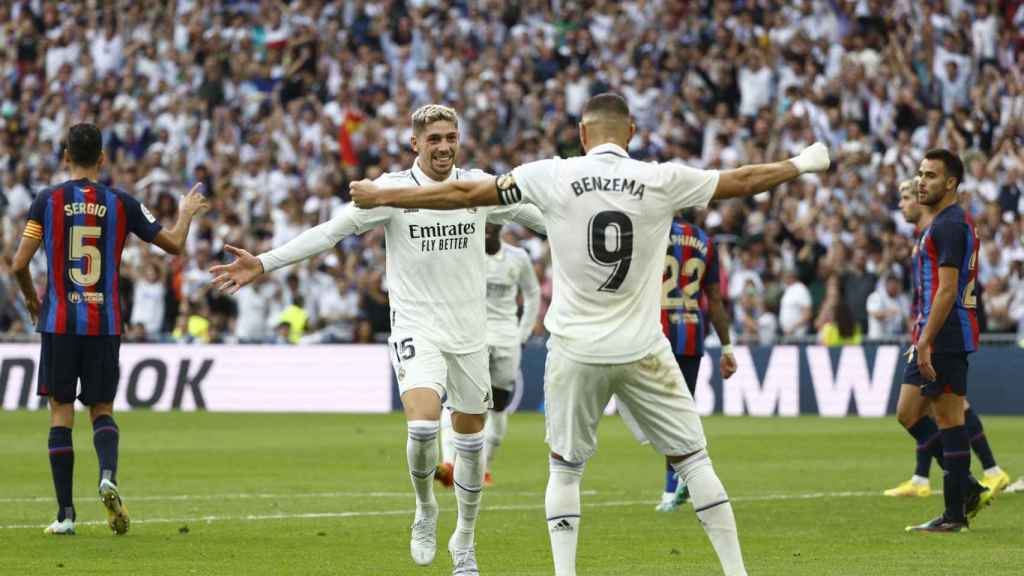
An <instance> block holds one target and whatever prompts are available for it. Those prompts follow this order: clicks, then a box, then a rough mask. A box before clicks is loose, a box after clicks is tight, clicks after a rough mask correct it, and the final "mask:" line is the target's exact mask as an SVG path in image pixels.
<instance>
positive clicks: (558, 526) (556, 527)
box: [551, 518, 574, 532]
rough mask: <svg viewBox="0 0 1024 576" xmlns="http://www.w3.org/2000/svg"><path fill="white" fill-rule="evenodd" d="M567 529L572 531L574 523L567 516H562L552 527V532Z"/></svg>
mask: <svg viewBox="0 0 1024 576" xmlns="http://www.w3.org/2000/svg"><path fill="white" fill-rule="evenodd" d="M567 530H568V531H569V532H572V531H573V530H574V528H573V527H572V524H571V523H570V522H569V521H568V520H566V519H565V518H562V519H561V520H559V521H558V524H555V525H554V526H552V527H551V531H552V532H565V531H567Z"/></svg>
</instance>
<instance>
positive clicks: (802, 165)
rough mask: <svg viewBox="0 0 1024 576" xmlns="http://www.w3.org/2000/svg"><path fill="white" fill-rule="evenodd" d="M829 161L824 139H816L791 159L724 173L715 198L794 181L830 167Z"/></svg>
mask: <svg viewBox="0 0 1024 576" xmlns="http://www.w3.org/2000/svg"><path fill="white" fill-rule="evenodd" d="M829 164H830V160H829V155H828V148H826V147H825V145H824V144H822V143H821V142H815V143H814V144H811V145H810V146H808V147H807V148H804V149H803V151H802V152H800V154H799V155H797V156H795V157H793V158H790V159H789V160H784V161H782V162H772V163H770V164H752V165H750V166H743V167H742V168H737V169H735V170H725V171H723V172H721V175H720V176H719V178H718V186H717V187H716V188H715V194H714V196H712V199H713V200H724V199H726V198H743V197H746V196H753V195H754V194H758V193H761V192H764V191H766V190H771V189H772V188H774V187H776V186H778V185H779V184H782V183H784V182H789V181H790V180H794V179H796V178H797V177H798V176H800V175H801V174H805V173H807V172H822V171H824V170H828V167H829Z"/></svg>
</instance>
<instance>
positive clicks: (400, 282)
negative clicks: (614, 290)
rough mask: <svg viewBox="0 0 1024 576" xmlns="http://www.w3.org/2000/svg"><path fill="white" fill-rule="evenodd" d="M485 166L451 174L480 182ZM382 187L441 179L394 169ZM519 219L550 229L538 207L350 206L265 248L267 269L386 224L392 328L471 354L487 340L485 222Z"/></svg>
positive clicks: (415, 169) (444, 348)
mask: <svg viewBox="0 0 1024 576" xmlns="http://www.w3.org/2000/svg"><path fill="white" fill-rule="evenodd" d="M488 177H489V175H488V174H487V173H485V172H483V171H481V170H463V169H460V168H453V169H452V172H451V174H449V176H448V179H449V180H450V179H461V180H479V179H484V178H488ZM375 183H376V184H378V185H379V186H381V187H397V186H421V185H425V184H431V183H435V181H434V180H431V179H430V178H429V177H428V176H427V175H426V174H425V173H424V172H423V171H422V170H421V169H420V167H419V164H418V163H415V164H413V167H412V169H410V170H405V171H402V172H390V173H387V174H384V175H382V176H380V177H379V178H377V180H375ZM487 221H491V222H501V223H505V222H508V221H516V222H519V223H520V224H523V225H524V226H527V227H529V228H531V229H533V230H535V231H538V232H541V233H543V231H544V224H543V222H542V220H541V216H540V213H539V212H538V211H537V210H536V209H533V208H532V207H512V208H511V209H510V208H500V207H499V208H470V209H467V210H452V211H444V210H414V209H402V208H391V207H378V208H373V209H370V210H363V209H362V208H358V207H357V206H356V205H355V204H349V205H347V206H346V207H345V208H344V209H343V210H342V211H341V213H340V214H338V215H337V216H336V217H334V218H332V219H331V220H328V221H327V222H324V223H322V224H320V225H318V226H316V227H314V228H311V229H309V230H307V231H305V232H303V233H302V234H300V235H299V236H298V237H296V238H295V239H294V240H292V241H291V242H288V243H287V244H285V245H284V246H281V247H279V248H275V249H274V250H271V251H270V252H267V253H265V254H261V255H260V256H259V258H260V261H261V262H262V263H263V268H264V270H265V271H266V272H271V271H273V270H276V269H278V268H281V267H284V266H287V265H289V264H293V263H295V262H298V261H300V260H303V259H305V258H308V257H309V256H312V255H313V254H317V253H319V252H322V251H324V250H326V249H328V248H330V247H332V246H334V245H335V244H337V243H338V242H339V241H340V240H341V239H342V238H344V237H345V236H348V235H351V234H361V233H363V232H366V231H367V230H370V229H371V228H373V227H375V226H378V225H383V226H384V236H385V242H386V247H387V264H386V270H385V273H386V274H387V279H388V286H389V297H390V300H391V329H392V331H393V332H401V333H402V334H415V335H416V336H417V337H420V338H426V339H428V340H429V341H431V342H433V343H434V344H435V345H436V346H437V347H438V348H440V349H441V350H442V351H444V352H450V353H454V354H465V353H469V352H474V351H476V350H480V349H481V348H483V347H484V346H485V345H486V330H481V326H480V323H481V320H483V319H486V318H487V304H486V289H487V280H486V266H487V264H486V260H485V258H486V253H485V252H484V224H485V223H486V222H487Z"/></svg>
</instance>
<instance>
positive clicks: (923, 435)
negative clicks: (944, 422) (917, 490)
mask: <svg viewBox="0 0 1024 576" xmlns="http://www.w3.org/2000/svg"><path fill="white" fill-rule="evenodd" d="M907 432H909V433H910V435H911V436H913V437H914V440H916V441H917V468H916V469H915V470H914V474H915V475H917V476H921V477H922V478H927V477H928V470H929V469H930V468H931V459H932V458H935V461H936V462H937V463H938V464H939V467H940V468H945V466H944V465H943V462H942V440H941V439H942V433H940V432H939V427H938V426H937V425H936V424H935V420H932V418H931V416H924V417H923V418H921V419H920V420H918V421H917V423H916V424H914V425H913V426H911V427H910V428H907Z"/></svg>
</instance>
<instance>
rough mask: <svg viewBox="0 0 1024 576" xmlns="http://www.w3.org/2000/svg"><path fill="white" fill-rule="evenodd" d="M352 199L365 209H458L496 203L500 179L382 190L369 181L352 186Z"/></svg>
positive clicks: (459, 181)
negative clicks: (380, 207) (385, 207)
mask: <svg viewBox="0 0 1024 576" xmlns="http://www.w3.org/2000/svg"><path fill="white" fill-rule="evenodd" d="M350 190H351V193H352V201H353V202H355V205H356V206H359V207H360V208H363V209H369V208H376V207H379V206H391V207H393V208H422V209H425V210H458V209H459V208H473V207H475V206H497V205H498V204H500V203H501V202H500V200H499V198H498V186H497V178H494V177H491V178H485V179H483V180H451V181H448V182H441V183H439V184H431V185H429V186H418V187H413V186H404V187H401V188H385V189H382V188H380V187H379V186H377V185H376V184H374V183H373V182H372V181H370V180H360V181H358V182H353V183H352V184H351V185H350Z"/></svg>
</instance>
